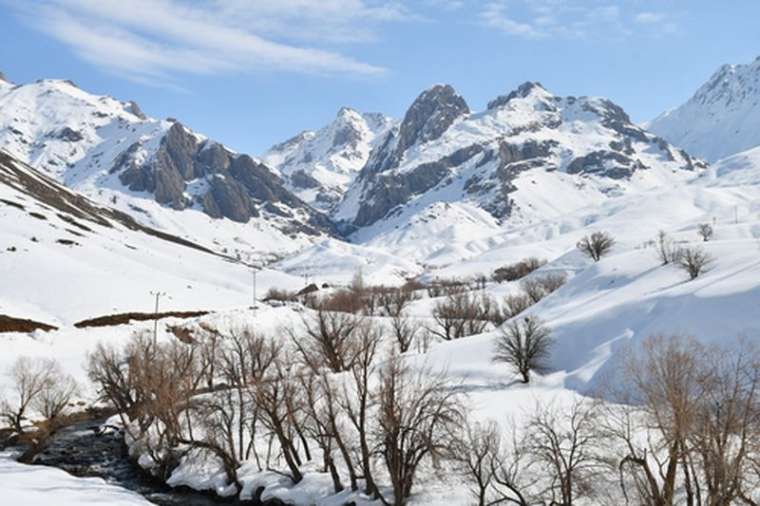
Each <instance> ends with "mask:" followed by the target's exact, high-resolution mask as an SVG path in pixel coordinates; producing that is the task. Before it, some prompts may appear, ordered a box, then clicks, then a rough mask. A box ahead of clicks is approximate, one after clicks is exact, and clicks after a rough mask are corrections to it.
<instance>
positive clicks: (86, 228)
mask: <svg viewBox="0 0 760 506" xmlns="http://www.w3.org/2000/svg"><path fill="white" fill-rule="evenodd" d="M0 277H1V278H2V280H3V282H2V284H1V285H0V314H6V315H10V316H13V317H16V318H31V319H34V320H37V321H41V322H44V323H48V324H52V325H55V326H60V325H69V324H71V323H74V322H76V321H79V320H82V319H87V318H93V317H97V316H104V315H109V314H114V313H124V312H132V311H137V312H145V311H151V310H152V300H153V299H152V297H151V295H150V291H152V290H153V291H161V292H165V293H166V294H167V297H166V298H164V300H163V302H162V309H163V310H166V311H185V310H209V309H219V308H229V307H240V306H244V305H247V304H250V301H251V297H252V296H251V281H250V280H251V273H250V269H249V268H248V267H246V266H245V265H243V264H241V263H238V262H235V261H233V260H232V259H230V258H226V257H223V256H220V255H218V254H215V253H213V252H211V251H209V250H207V249H205V248H203V247H200V246H198V245H196V244H194V243H191V242H188V241H185V240H183V239H181V238H179V237H176V236H171V235H169V234H166V233H163V232H159V231H156V230H154V229H150V228H147V227H144V226H142V225H140V224H138V223H137V222H136V221H135V220H133V219H132V218H131V217H130V216H128V215H126V214H123V213H120V212H118V211H114V210H112V209H110V208H106V207H102V206H99V205H97V204H94V203H93V202H91V201H89V200H88V199H86V198H84V197H83V196H81V195H79V194H77V193H75V192H72V191H70V190H68V189H66V188H64V187H62V186H61V185H59V184H57V183H56V182H54V181H53V180H52V179H49V178H47V177H46V176H43V175H42V174H40V173H39V172H37V171H35V170H33V169H31V168H30V167H28V166H26V165H24V164H22V163H20V162H18V161H16V160H14V159H12V158H11V157H10V156H8V155H7V154H5V153H2V152H0ZM269 286H289V287H291V288H295V287H299V286H301V285H300V282H299V280H298V278H296V277H291V276H288V275H286V274H282V273H279V272H273V271H270V270H265V271H264V272H262V273H261V275H260V276H259V287H260V289H261V290H262V292H261V293H262V294H263V293H264V292H263V290H266V289H267V288H268V287H269Z"/></svg>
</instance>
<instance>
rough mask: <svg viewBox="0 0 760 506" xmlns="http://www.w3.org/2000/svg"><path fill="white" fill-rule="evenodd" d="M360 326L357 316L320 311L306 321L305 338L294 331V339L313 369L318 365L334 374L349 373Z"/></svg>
mask: <svg viewBox="0 0 760 506" xmlns="http://www.w3.org/2000/svg"><path fill="white" fill-rule="evenodd" d="M359 324H360V319H359V318H357V317H356V316H354V315H352V314H349V313H343V312H337V311H328V310H326V309H324V308H319V309H317V311H316V313H315V314H314V316H313V317H311V318H304V320H303V325H304V328H305V331H306V332H305V334H304V335H302V336H301V335H297V334H295V333H294V332H293V331H291V340H292V342H293V344H294V345H295V347H296V349H297V350H298V351H299V352H300V353H301V355H302V356H303V357H304V359H305V360H307V361H308V362H310V363H311V365H312V366H313V367H312V368H318V364H321V365H324V366H325V367H328V368H329V369H330V370H331V371H333V372H342V371H347V370H349V369H350V368H351V365H352V363H353V360H354V354H355V353H356V350H355V346H354V344H355V340H354V333H355V332H356V329H357V328H358V326H359Z"/></svg>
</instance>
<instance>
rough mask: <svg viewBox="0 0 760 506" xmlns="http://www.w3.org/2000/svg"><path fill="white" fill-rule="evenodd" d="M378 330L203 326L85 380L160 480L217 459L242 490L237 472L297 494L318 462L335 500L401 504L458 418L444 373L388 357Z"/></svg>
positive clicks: (343, 322) (147, 346)
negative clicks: (353, 496) (190, 460)
mask: <svg viewBox="0 0 760 506" xmlns="http://www.w3.org/2000/svg"><path fill="white" fill-rule="evenodd" d="M386 329H387V327H385V326H383V325H381V324H379V323H378V321H377V320H372V319H369V318H367V317H363V316H359V315H354V314H349V313H343V312H332V311H325V310H318V311H316V312H315V313H314V314H313V317H310V318H307V319H305V320H304V321H303V322H302V325H300V326H299V328H298V329H292V330H290V331H289V332H288V333H287V335H285V336H281V337H280V339H274V338H270V337H264V336H261V335H258V334H257V333H255V332H253V331H252V330H250V329H243V330H238V331H231V330H227V331H220V330H218V329H215V328H212V327H209V326H204V327H202V328H201V329H200V330H197V329H196V332H195V333H194V337H193V343H192V344H189V345H188V344H185V343H181V342H178V341H174V342H170V343H158V344H157V343H155V342H154V341H153V340H152V339H150V338H149V337H148V336H145V335H141V334H138V335H136V336H134V337H133V339H132V340H131V342H130V343H129V344H128V345H127V346H126V347H125V348H124V349H117V348H113V347H107V346H100V347H98V348H97V349H96V350H95V352H94V353H93V354H92V355H91V356H90V360H89V374H90V377H91V379H92V380H93V381H94V382H95V383H96V384H97V385H98V386H99V390H100V392H101V393H102V395H103V399H104V400H107V401H109V402H111V403H113V404H114V405H115V406H116V407H117V408H118V409H119V411H120V412H122V413H123V414H124V422H125V425H126V426H127V427H128V431H129V433H130V436H131V439H132V440H133V441H135V442H136V444H137V447H138V449H139V451H141V452H142V453H144V454H147V455H149V456H151V458H153V460H154V462H155V464H156V465H155V469H156V470H157V471H158V472H160V473H161V474H162V476H163V477H166V476H167V475H168V473H170V471H171V469H172V468H173V467H174V466H176V464H177V462H178V461H179V459H180V458H181V457H182V456H184V455H187V454H188V453H191V452H196V453H200V454H205V455H206V456H209V457H212V458H215V459H217V460H218V461H219V462H220V464H221V465H222V466H223V468H224V470H225V472H226V474H227V478H228V481H229V483H230V484H235V485H237V486H238V488H239V487H240V483H239V477H238V474H237V473H238V469H239V468H240V466H241V464H242V463H243V462H253V463H255V465H256V466H258V469H259V470H274V471H276V472H279V473H282V474H284V475H286V476H288V477H289V478H290V479H291V480H292V481H293V482H294V483H298V482H300V481H301V480H302V479H303V476H304V475H303V470H302V469H303V466H304V464H306V463H307V462H312V463H314V462H317V463H319V464H321V466H322V468H323V470H324V471H325V472H327V473H329V475H330V476H331V478H332V482H333V486H334V489H335V492H336V493H337V492H340V491H342V490H344V489H346V488H350V489H351V490H354V491H362V492H363V493H365V494H367V495H368V496H370V497H373V498H376V499H379V500H380V501H381V502H383V503H384V504H394V505H403V504H406V501H407V499H408V497H409V496H410V494H411V493H412V489H413V486H414V483H415V477H416V476H417V471H418V468H419V467H420V466H421V465H423V464H424V463H425V462H426V461H428V460H431V459H437V458H440V457H441V455H442V454H443V453H444V452H445V450H446V449H447V448H448V442H449V441H450V439H451V434H453V433H454V432H455V428H456V427H458V426H460V425H461V424H462V420H463V416H464V409H463V406H462V400H461V396H460V394H459V393H458V392H457V391H456V390H454V389H451V388H449V387H448V386H447V384H446V378H445V376H444V375H443V374H441V373H439V372H434V371H431V370H429V369H427V368H425V367H411V366H410V365H409V364H408V363H407V362H406V361H405V360H404V359H403V358H402V357H400V356H399V355H398V353H397V351H396V348H395V347H390V351H388V348H389V347H388V346H387V343H388V342H392V338H391V337H390V336H388V335H387V334H386V332H387V330H386ZM170 363H171V365H170ZM378 476H380V477H381V479H382V480H383V481H384V482H388V483H389V484H390V487H389V489H390V492H389V491H388V488H385V487H381V486H380V485H379V484H378V483H379V481H380V479H379V478H378ZM386 480H387V481H386Z"/></svg>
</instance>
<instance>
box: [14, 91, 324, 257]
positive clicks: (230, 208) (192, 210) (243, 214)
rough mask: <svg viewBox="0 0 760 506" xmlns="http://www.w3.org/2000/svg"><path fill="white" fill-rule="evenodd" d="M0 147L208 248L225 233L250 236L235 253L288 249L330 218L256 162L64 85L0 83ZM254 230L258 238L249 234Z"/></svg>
mask: <svg viewBox="0 0 760 506" xmlns="http://www.w3.org/2000/svg"><path fill="white" fill-rule="evenodd" d="M0 149H3V150H5V151H7V152H8V153H10V154H11V155H13V156H14V157H16V158H18V159H19V160H21V161H23V162H26V163H29V164H30V165H32V166H33V167H36V168H38V169H39V170H41V171H43V172H44V173H46V174H48V175H50V176H52V177H53V178H55V179H56V180H58V181H60V182H62V183H63V184H65V185H66V186H68V187H70V188H73V189H76V190H78V191H81V192H83V193H85V194H86V195H88V196H90V197H92V198H94V199H96V200H99V201H101V202H106V203H108V204H109V205H114V206H116V207H119V208H120V209H122V210H123V211H125V212H128V213H130V214H132V215H133V216H135V217H136V218H137V219H139V220H141V221H143V222H145V223H147V224H150V225H152V226H156V227H159V228H165V229H167V230H169V231H171V232H173V233H177V234H186V233H187V234H190V235H192V237H193V239H195V240H198V241H201V242H204V243H207V244H211V243H213V242H217V243H219V244H220V245H223V247H228V248H234V246H235V244H236V243H238V242H240V241H234V240H230V239H231V238H233V237H245V236H249V237H247V238H244V239H243V242H247V243H248V244H249V246H244V247H243V249H251V248H258V249H260V250H270V251H271V250H274V249H277V250H278V251H280V252H287V251H292V250H295V249H298V248H300V247H302V246H303V245H305V244H308V243H309V242H311V241H313V240H315V239H317V238H319V237H320V236H323V235H325V234H330V233H332V224H331V222H330V220H329V219H327V218H326V217H325V216H324V215H323V214H321V213H319V212H317V211H315V210H313V209H312V208H311V207H310V206H309V205H307V204H306V203H304V202H303V201H301V200H300V199H299V198H298V197H296V196H295V195H293V194H292V193H291V192H290V191H289V190H288V189H287V188H286V187H285V185H284V183H283V181H282V180H281V178H280V177H278V176H277V175H276V174H275V173H273V172H272V171H271V170H270V169H269V168H268V167H266V166H265V165H264V164H262V163H261V162H260V161H258V160H256V159H254V158H252V157H250V156H248V155H245V154H239V153H235V152H233V151H231V150H230V149H228V148H226V147H225V146H224V145H222V144H220V143H218V142H216V141H213V140H211V139H208V138H206V137H205V136H203V135H201V134H198V133H195V132H194V131H192V130H190V129H189V128H187V127H185V126H184V125H182V124H181V123H179V122H178V121H176V120H174V119H171V118H170V119H166V120H157V119H153V118H150V117H147V116H145V114H143V113H142V111H141V110H140V108H139V107H138V106H137V104H135V103H134V102H121V101H118V100H116V99H113V98H111V97H107V96H97V95H92V94H90V93H87V92H85V91H83V90H81V89H79V88H78V87H77V86H76V85H74V84H73V83H71V82H69V81H59V80H41V81H36V82H34V83H30V84H25V85H19V86H16V85H13V84H11V83H7V82H2V83H0ZM180 211H181V212H180ZM198 215H203V216H198ZM204 217H205V218H207V219H204ZM221 218H226V219H224V220H219V219H221ZM219 230H225V231H226V232H227V233H226V234H218V233H217V231H219ZM249 230H253V232H249ZM261 230H263V231H265V234H264V235H266V236H267V237H266V238H262V237H257V235H259V236H260V235H261V234H259V233H258V232H256V231H261ZM224 236H226V237H227V238H226V239H225V237H224Z"/></svg>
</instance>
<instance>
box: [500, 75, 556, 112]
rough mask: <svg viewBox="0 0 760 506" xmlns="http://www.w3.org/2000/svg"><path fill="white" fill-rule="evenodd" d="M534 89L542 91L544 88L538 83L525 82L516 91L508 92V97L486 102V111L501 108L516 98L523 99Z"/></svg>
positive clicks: (503, 96)
mask: <svg viewBox="0 0 760 506" xmlns="http://www.w3.org/2000/svg"><path fill="white" fill-rule="evenodd" d="M536 89H540V90H544V89H545V88H544V87H543V86H542V85H541V83H539V82H536V81H527V82H525V83H523V84H521V85H520V86H518V87H517V89H516V90H514V91H512V92H510V93H509V94H508V95H501V96H499V97H496V98H495V99H494V100H491V101H490V102H488V110H492V109H498V108H499V107H503V106H505V105H507V104H508V103H509V102H511V101H512V100H514V99H516V98H525V97H527V96H528V95H530V94H531V93H532V92H533V90H536Z"/></svg>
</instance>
